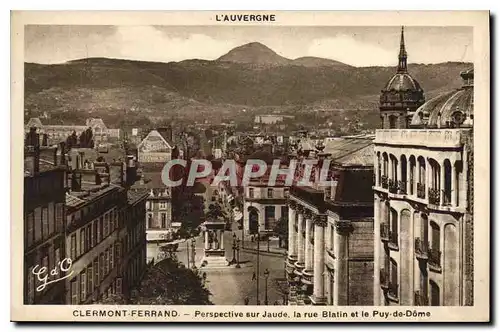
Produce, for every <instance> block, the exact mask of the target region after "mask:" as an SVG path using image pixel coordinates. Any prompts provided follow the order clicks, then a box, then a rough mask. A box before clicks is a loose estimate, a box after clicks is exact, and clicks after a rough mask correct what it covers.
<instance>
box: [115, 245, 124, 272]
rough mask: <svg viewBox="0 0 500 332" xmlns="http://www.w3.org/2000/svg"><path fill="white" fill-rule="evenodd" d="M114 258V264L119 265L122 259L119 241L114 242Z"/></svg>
mask: <svg viewBox="0 0 500 332" xmlns="http://www.w3.org/2000/svg"><path fill="white" fill-rule="evenodd" d="M115 259H116V265H117V266H119V265H120V263H121V259H122V246H121V244H120V243H116V244H115Z"/></svg>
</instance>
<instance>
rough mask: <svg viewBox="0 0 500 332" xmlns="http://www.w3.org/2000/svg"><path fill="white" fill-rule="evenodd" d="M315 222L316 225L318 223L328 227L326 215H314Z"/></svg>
mask: <svg viewBox="0 0 500 332" xmlns="http://www.w3.org/2000/svg"><path fill="white" fill-rule="evenodd" d="M313 222H314V224H315V225H318V226H320V227H326V224H327V221H326V216H324V215H316V216H314V219H313Z"/></svg>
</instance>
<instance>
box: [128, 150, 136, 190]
mask: <svg viewBox="0 0 500 332" xmlns="http://www.w3.org/2000/svg"><path fill="white" fill-rule="evenodd" d="M125 179H126V183H127V185H128V186H131V185H133V184H134V182H135V181H136V180H137V166H136V163H135V160H134V156H132V155H129V156H127V173H126V176H125Z"/></svg>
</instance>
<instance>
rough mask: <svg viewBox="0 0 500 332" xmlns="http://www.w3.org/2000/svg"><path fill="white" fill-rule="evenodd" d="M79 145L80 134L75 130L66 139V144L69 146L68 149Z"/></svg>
mask: <svg viewBox="0 0 500 332" xmlns="http://www.w3.org/2000/svg"><path fill="white" fill-rule="evenodd" d="M77 145H78V136H77V135H76V131H74V130H73V133H72V134H71V135H69V136H68V138H67V139H66V146H67V147H68V151H69V150H71V149H72V148H74V147H77Z"/></svg>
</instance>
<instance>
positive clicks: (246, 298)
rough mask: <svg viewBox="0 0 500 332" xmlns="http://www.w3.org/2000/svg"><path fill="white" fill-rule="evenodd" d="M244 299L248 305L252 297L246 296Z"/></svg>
mask: <svg viewBox="0 0 500 332" xmlns="http://www.w3.org/2000/svg"><path fill="white" fill-rule="evenodd" d="M243 301H245V305H248V303H250V299H249V298H248V297H245V299H244V300H243Z"/></svg>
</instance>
